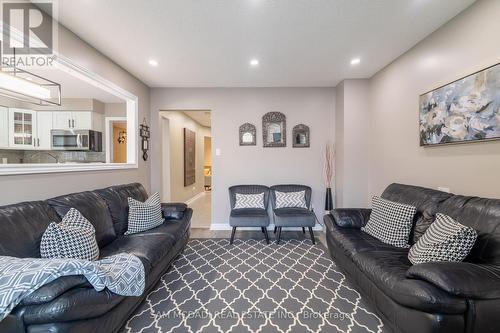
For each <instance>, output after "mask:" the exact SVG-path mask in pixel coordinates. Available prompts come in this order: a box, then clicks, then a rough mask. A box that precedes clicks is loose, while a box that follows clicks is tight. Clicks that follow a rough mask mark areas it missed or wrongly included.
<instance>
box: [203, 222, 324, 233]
mask: <svg viewBox="0 0 500 333" xmlns="http://www.w3.org/2000/svg"><path fill="white" fill-rule="evenodd" d="M231 229H232V227H231V226H230V225H229V224H228V223H212V224H211V225H210V230H231ZM241 230H260V227H241ZM267 230H271V231H273V230H274V224H271V225H269V226H268V227H267ZM284 230H287V231H289V230H291V231H299V230H300V231H302V228H300V227H290V228H285V229H284ZM313 230H314V231H323V227H322V226H321V225H319V224H316V226H314V227H313Z"/></svg>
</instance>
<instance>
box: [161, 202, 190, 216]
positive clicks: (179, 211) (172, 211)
mask: <svg viewBox="0 0 500 333" xmlns="http://www.w3.org/2000/svg"><path fill="white" fill-rule="evenodd" d="M186 209H187V205H186V204H185V203H181V202H171V203H162V204H161V211H162V213H163V217H164V218H165V220H180V219H182V218H183V217H184V212H185V211H186Z"/></svg>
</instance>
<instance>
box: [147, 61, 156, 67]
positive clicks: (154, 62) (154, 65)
mask: <svg viewBox="0 0 500 333" xmlns="http://www.w3.org/2000/svg"><path fill="white" fill-rule="evenodd" d="M148 63H149V64H150V65H151V66H153V67H156V66H158V61H156V60H154V59H149V61H148Z"/></svg>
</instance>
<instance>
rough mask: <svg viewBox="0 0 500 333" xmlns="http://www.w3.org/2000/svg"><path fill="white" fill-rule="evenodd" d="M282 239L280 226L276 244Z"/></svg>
mask: <svg viewBox="0 0 500 333" xmlns="http://www.w3.org/2000/svg"><path fill="white" fill-rule="evenodd" d="M280 240H281V227H278V235H277V236H276V244H279V243H280Z"/></svg>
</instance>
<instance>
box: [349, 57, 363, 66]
mask: <svg viewBox="0 0 500 333" xmlns="http://www.w3.org/2000/svg"><path fill="white" fill-rule="evenodd" d="M360 62H361V59H359V58H354V59H352V60H351V65H358V64H359V63H360Z"/></svg>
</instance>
